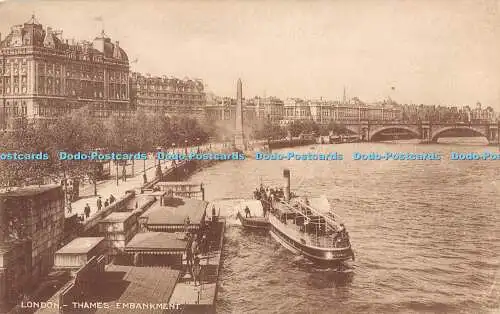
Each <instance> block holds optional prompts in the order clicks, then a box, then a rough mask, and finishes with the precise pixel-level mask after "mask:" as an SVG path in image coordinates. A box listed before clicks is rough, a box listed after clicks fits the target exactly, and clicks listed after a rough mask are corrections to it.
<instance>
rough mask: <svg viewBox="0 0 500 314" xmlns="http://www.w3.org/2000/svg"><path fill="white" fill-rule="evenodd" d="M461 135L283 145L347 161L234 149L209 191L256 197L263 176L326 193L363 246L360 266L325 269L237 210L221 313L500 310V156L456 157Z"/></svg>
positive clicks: (208, 174) (207, 173) (207, 177)
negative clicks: (433, 155) (235, 155)
mask: <svg viewBox="0 0 500 314" xmlns="http://www.w3.org/2000/svg"><path fill="white" fill-rule="evenodd" d="M485 150H487V151H495V152H498V148H497V147H485V146H474V145H456V144H444V145H443V144H431V145H413V144H392V143H364V144H340V145H316V146H309V147H300V148H291V149H282V150H280V151H281V152H286V151H301V152H305V153H307V152H319V151H323V152H338V153H341V154H343V155H344V160H342V161H257V160H245V161H227V162H223V163H220V164H217V165H215V166H213V167H211V168H208V169H205V170H203V171H202V172H199V173H196V174H195V175H194V176H193V177H192V179H191V180H193V181H202V182H203V183H204V184H205V186H206V195H207V199H208V200H213V199H219V198H251V196H252V191H253V190H254V189H255V187H256V186H257V185H258V184H259V182H260V181H261V180H262V182H263V183H266V184H272V185H281V184H282V172H283V171H282V170H283V169H284V168H289V169H290V170H291V174H292V191H295V192H296V193H297V194H304V195H311V196H317V195H322V194H323V195H326V196H327V197H328V199H329V200H330V202H331V203H332V205H333V206H334V208H335V211H336V212H337V213H338V214H339V215H340V217H342V218H343V221H344V222H345V223H346V227H347V230H348V231H349V234H350V236H351V242H352V245H353V248H354V251H355V253H356V261H355V262H354V264H353V272H352V273H350V274H346V273H338V272H336V271H334V270H322V269H317V268H315V267H314V266H313V265H311V264H310V263H309V262H308V261H306V260H304V259H303V258H301V257H298V256H295V255H293V254H292V253H290V252H289V251H287V250H286V249H284V248H282V247H281V246H280V245H279V244H277V243H276V242H275V241H274V240H273V239H272V238H271V237H270V236H269V235H266V234H255V233H252V232H249V231H246V230H243V229H242V227H241V226H239V225H237V224H236V223H235V219H234V214H233V215H230V216H231V217H228V221H229V222H230V226H229V227H228V229H227V231H226V245H225V251H224V255H225V259H224V265H223V269H222V278H221V289H220V290H219V294H218V303H217V309H218V310H217V311H218V312H219V313H415V312H419V313H500V284H499V280H500V276H499V275H500V181H499V180H498V179H499V178H500V160H498V161H450V160H449V159H448V154H449V152H451V151H456V152H483V151H485ZM353 152H382V153H383V152H439V153H441V154H443V160H441V161H354V160H352V158H351V156H352V153H353Z"/></svg>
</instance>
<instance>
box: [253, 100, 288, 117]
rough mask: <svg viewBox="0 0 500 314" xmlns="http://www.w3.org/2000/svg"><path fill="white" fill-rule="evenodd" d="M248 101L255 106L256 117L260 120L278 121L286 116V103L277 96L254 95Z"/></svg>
mask: <svg viewBox="0 0 500 314" xmlns="http://www.w3.org/2000/svg"><path fill="white" fill-rule="evenodd" d="M247 102H250V103H252V104H253V105H254V106H255V107H254V110H255V117H256V118H257V119H258V120H268V121H271V122H273V123H277V122H279V121H280V120H282V119H283V117H284V116H285V104H284V102H283V101H282V100H281V99H279V98H277V97H264V98H262V97H254V98H252V99H250V100H247Z"/></svg>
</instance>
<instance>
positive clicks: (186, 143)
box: [184, 140, 188, 155]
mask: <svg viewBox="0 0 500 314" xmlns="http://www.w3.org/2000/svg"><path fill="white" fill-rule="evenodd" d="M184 147H185V148H184V152H185V154H186V155H187V154H188V140H184Z"/></svg>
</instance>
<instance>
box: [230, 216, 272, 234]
mask: <svg viewBox="0 0 500 314" xmlns="http://www.w3.org/2000/svg"><path fill="white" fill-rule="evenodd" d="M237 218H238V219H239V220H240V222H241V225H242V226H243V227H245V228H248V229H254V230H269V227H270V224H269V220H268V219H267V218H264V217H250V218H247V217H244V216H243V215H242V214H241V213H240V212H238V214H237Z"/></svg>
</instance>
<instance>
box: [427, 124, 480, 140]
mask: <svg viewBox="0 0 500 314" xmlns="http://www.w3.org/2000/svg"><path fill="white" fill-rule="evenodd" d="M452 130H459V131H460V130H462V131H469V132H471V133H473V134H476V135H479V136H484V137H485V138H486V139H488V136H487V135H486V133H485V132H484V130H481V129H478V128H475V127H471V126H448V127H442V128H439V129H437V130H436V131H433V132H432V135H431V141H432V142H436V141H437V140H438V139H439V136H440V135H441V134H443V133H444V132H446V131H452ZM488 141H489V140H488Z"/></svg>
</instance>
